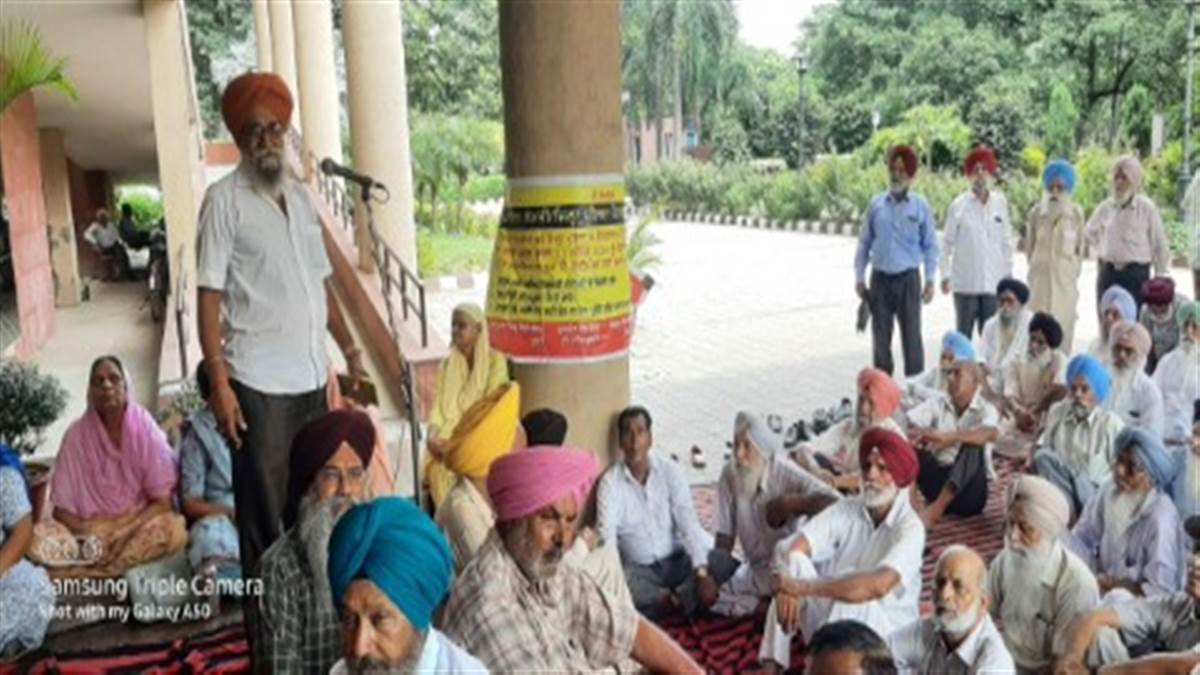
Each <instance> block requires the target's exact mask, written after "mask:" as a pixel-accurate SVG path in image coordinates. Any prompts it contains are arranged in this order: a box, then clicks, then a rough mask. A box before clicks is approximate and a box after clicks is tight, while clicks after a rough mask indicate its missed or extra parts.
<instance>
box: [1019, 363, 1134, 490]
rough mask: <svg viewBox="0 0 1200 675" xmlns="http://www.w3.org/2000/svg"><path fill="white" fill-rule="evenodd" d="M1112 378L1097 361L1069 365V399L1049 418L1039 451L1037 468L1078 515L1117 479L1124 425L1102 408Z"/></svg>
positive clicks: (1057, 405) (1035, 457) (1035, 454)
mask: <svg viewBox="0 0 1200 675" xmlns="http://www.w3.org/2000/svg"><path fill="white" fill-rule="evenodd" d="M1111 387H1112V378H1111V377H1110V376H1109V374H1108V371H1107V370H1105V368H1104V364H1102V363H1100V361H1099V360H1098V359H1096V358H1095V357H1094V356H1091V355H1088V354H1080V355H1079V356H1076V357H1075V358H1073V359H1071V362H1070V363H1068V364H1067V389H1068V391H1069V392H1070V393H1069V396H1068V397H1067V398H1066V399H1064V400H1062V401H1059V402H1058V403H1055V404H1054V405H1053V406H1051V408H1050V411H1049V412H1048V413H1046V426H1045V431H1043V432H1042V436H1041V438H1039V439H1038V442H1037V444H1036V445H1035V446H1034V451H1033V458H1032V463H1033V466H1034V468H1035V469H1036V470H1037V473H1038V475H1039V476H1041V477H1043V478H1045V479H1046V480H1048V481H1050V482H1051V483H1052V484H1054V485H1055V486H1056V487H1058V489H1060V490H1062V491H1063V493H1064V494H1066V496H1067V498H1068V499H1069V500H1070V502H1071V507H1072V511H1071V512H1072V513H1074V514H1078V513H1079V512H1080V511H1081V510H1082V509H1083V505H1084V504H1086V503H1088V500H1090V499H1091V498H1092V495H1094V494H1095V493H1096V490H1097V489H1098V488H1099V487H1100V486H1101V485H1103V484H1105V483H1106V482H1108V480H1109V479H1110V478H1111V477H1112V465H1113V462H1114V461H1116V455H1117V445H1116V441H1117V435H1118V434H1120V433H1121V429H1122V428H1124V426H1125V425H1124V423H1123V422H1121V418H1120V417H1118V416H1117V414H1116V413H1114V412H1111V411H1108V410H1105V409H1103V408H1102V407H1101V404H1102V403H1104V401H1105V399H1107V398H1108V394H1109V389H1110V388H1111Z"/></svg>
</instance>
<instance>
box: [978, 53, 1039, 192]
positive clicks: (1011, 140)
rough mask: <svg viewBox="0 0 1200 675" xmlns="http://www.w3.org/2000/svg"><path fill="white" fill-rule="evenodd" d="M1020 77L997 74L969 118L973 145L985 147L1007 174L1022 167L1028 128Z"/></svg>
mask: <svg viewBox="0 0 1200 675" xmlns="http://www.w3.org/2000/svg"><path fill="white" fill-rule="evenodd" d="M1028 84H1029V83H1027V82H1026V81H1025V80H1024V78H1022V77H1021V76H1019V75H1000V76H998V77H995V78H992V80H990V81H989V82H988V84H987V86H985V87H983V89H982V91H983V95H982V97H981V98H980V99H979V102H978V103H977V104H976V105H975V109H974V110H973V111H972V112H971V116H970V118H969V120H970V125H971V131H972V132H973V133H974V135H975V138H974V140H973V141H972V144H974V145H977V144H980V143H982V144H986V145H989V146H991V147H992V149H993V150H995V151H996V158H997V160H998V161H999V162H1000V165H1001V166H1002V167H1003V168H1004V169H1005V170H1006V171H1012V170H1015V169H1017V168H1019V167H1020V165H1021V150H1022V149H1024V147H1025V141H1026V140H1027V136H1028V130H1029V126H1030V122H1029V118H1028V113H1027V108H1026V102H1027V101H1028V100H1029V99H1030V98H1031V95H1030V93H1029V87H1028Z"/></svg>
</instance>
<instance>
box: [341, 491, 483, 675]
mask: <svg viewBox="0 0 1200 675" xmlns="http://www.w3.org/2000/svg"><path fill="white" fill-rule="evenodd" d="M328 569H329V587H330V590H332V592H333V603H334V606H335V607H337V608H338V610H339V612H340V613H341V616H342V656H343V658H342V660H341V661H340V662H338V663H337V664H336V665H335V666H334V667H333V670H332V672H333V673H359V672H364V671H372V672H376V671H382V670H387V671H388V672H392V671H396V672H405V673H468V672H470V673H484V672H487V668H486V667H485V666H484V665H483V664H482V663H480V662H479V660H478V659H476V658H475V657H473V656H471V655H470V654H468V653H467V652H466V651H464V650H463V649H462V648H461V647H459V646H458V645H456V644H454V643H453V642H451V641H450V639H449V638H447V637H446V636H445V635H443V634H442V633H440V632H438V631H437V630H436V629H434V628H432V627H430V621H431V620H432V619H433V613H434V611H435V610H436V609H437V608H438V605H440V604H441V602H442V600H443V599H444V598H445V597H446V593H447V592H448V591H449V589H450V576H451V573H452V572H453V570H454V558H453V556H452V555H451V553H450V545H449V544H448V543H446V537H445V535H443V534H442V532H441V530H439V529H438V527H437V525H435V524H434V523H433V521H432V520H430V519H429V516H427V515H425V514H424V513H423V512H422V511H421V510H420V509H419V508H417V507H416V506H415V505H414V504H413V503H412V502H410V501H409V500H407V499H402V498H399V497H385V498H381V499H376V500H374V501H371V502H366V503H364V504H360V505H358V506H355V507H353V508H351V509H350V510H349V511H347V512H346V515H345V516H343V517H342V518H341V520H339V521H338V524H337V527H335V528H334V530H333V536H332V537H330V539H329V566H328Z"/></svg>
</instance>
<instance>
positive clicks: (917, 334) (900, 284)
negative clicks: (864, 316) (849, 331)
mask: <svg viewBox="0 0 1200 675" xmlns="http://www.w3.org/2000/svg"><path fill="white" fill-rule="evenodd" d="M870 299H871V302H870V304H871V337H872V341H873V342H874V348H875V359H874V360H875V367H876V368H878V369H880V370H882V371H884V372H885V373H887V374H889V375H890V374H892V371H893V370H894V369H895V367H894V364H893V362H892V326H893V324H894V323H896V322H899V324H900V344H901V346H902V348H903V350H904V374H905V375H907V376H909V377H911V376H913V375H918V374H920V373H921V372H922V371H924V370H925V348H924V347H923V346H922V345H921V273H920V272H918V271H917V270H916V268H913V269H911V270H908V271H907V272H901V273H899V274H888V273H886V272H879V271H876V270H872V272H871V288H870Z"/></svg>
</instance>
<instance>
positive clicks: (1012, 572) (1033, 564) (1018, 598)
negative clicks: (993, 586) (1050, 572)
mask: <svg viewBox="0 0 1200 675" xmlns="http://www.w3.org/2000/svg"><path fill="white" fill-rule="evenodd" d="M1004 549H1005V551H1007V552H1008V554H1009V555H1007V556H1006V557H1005V568H1006V571H1007V572H1008V574H1005V575H1004V580H1005V584H1006V585H1009V586H1012V587H1015V588H1014V590H1012V591H1011V593H1008V594H1007V595H1008V596H1009V597H1008V598H1007V599H1006V600H1005V602H1006V603H1007V602H1009V601H1011V602H1013V603H1014V604H1015V605H1016V609H1015V614H1016V615H1017V616H1022V617H1029V620H1030V621H1033V618H1034V617H1035V616H1037V613H1038V612H1040V611H1041V601H1042V598H1041V596H1040V594H1038V593H1030V592H1027V591H1025V589H1028V588H1029V584H1030V582H1031V581H1033V580H1036V579H1041V578H1042V574H1044V573H1045V571H1046V570H1045V567H1046V563H1048V562H1049V561H1050V554H1051V553H1052V552H1053V551H1054V543H1053V542H1051V541H1049V538H1048V537H1046V535H1045V534H1043V535H1042V541H1041V543H1039V544H1038V545H1037V546H1036V547H1035V548H1032V549H1030V548H1025V547H1023V546H1021V545H1020V544H1018V543H1016V542H1014V541H1013V540H1012V536H1009V537H1008V541H1006V542H1005V546H1004ZM1023 591H1025V592H1023Z"/></svg>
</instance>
